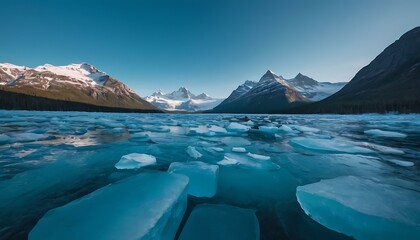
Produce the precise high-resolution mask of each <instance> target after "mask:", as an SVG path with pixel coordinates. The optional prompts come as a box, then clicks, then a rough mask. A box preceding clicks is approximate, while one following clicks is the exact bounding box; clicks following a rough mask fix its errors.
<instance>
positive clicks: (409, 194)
mask: <svg viewBox="0 0 420 240" xmlns="http://www.w3.org/2000/svg"><path fill="white" fill-rule="evenodd" d="M296 196H297V198H298V201H299V204H300V206H301V207H302V209H303V210H304V211H305V213H306V214H307V215H309V216H310V217H311V218H312V219H314V220H315V221H317V222H319V223H320V224H322V225H324V226H326V227H328V228H330V229H333V230H335V231H337V232H341V233H344V234H346V235H349V236H352V237H354V238H356V239H382V240H383V239H420V227H419V226H420V205H419V204H418V199H420V193H419V192H417V191H413V190H408V189H405V188H401V187H397V186H394V185H388V184H384V183H378V182H374V181H372V180H368V179H363V178H357V177H354V176H347V177H339V178H335V179H329V180H322V181H320V182H317V183H313V184H309V185H305V186H300V187H298V188H297V192H296Z"/></svg>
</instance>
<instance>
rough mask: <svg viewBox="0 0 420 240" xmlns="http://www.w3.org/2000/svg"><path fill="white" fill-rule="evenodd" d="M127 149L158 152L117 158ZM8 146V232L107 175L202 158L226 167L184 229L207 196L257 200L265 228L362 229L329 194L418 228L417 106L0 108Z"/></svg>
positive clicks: (1, 188)
mask: <svg viewBox="0 0 420 240" xmlns="http://www.w3.org/2000/svg"><path fill="white" fill-rule="evenodd" d="M130 153H143V154H148V155H152V156H154V157H155V158H156V161H157V163H156V164H155V165H150V166H146V167H142V168H139V169H117V168H116V167H115V164H116V163H117V162H118V161H120V159H121V157H122V156H124V155H127V154H130ZM0 156H1V158H0V166H1V167H0V239H26V238H27V236H28V233H29V232H30V231H31V229H32V228H33V227H34V226H35V224H36V223H37V222H38V220H39V219H41V217H43V215H44V214H45V213H46V212H47V211H49V210H51V209H53V208H56V207H59V206H63V205H65V204H67V203H70V202H72V201H74V200H76V199H78V198H80V197H83V196H85V195H86V194H89V193H91V192H93V191H95V190H97V189H99V188H102V187H104V186H106V185H108V184H110V183H113V182H116V181H120V180H123V179H126V178H128V177H130V176H133V175H138V174H143V173H145V172H147V173H153V172H156V171H159V172H165V171H167V169H168V167H169V165H170V164H171V163H172V162H189V161H193V160H198V161H202V162H205V163H210V164H213V165H218V166H219V173H218V176H217V177H218V183H217V191H216V194H215V195H214V196H213V197H193V196H188V205H187V210H186V213H185V214H184V218H183V220H182V223H181V226H180V228H179V230H178V233H177V236H179V235H180V233H181V231H182V228H183V227H184V226H185V222H186V221H187V219H188V216H189V215H190V214H191V211H192V209H193V208H194V207H195V206H197V205H200V204H208V203H210V204H225V205H230V206H236V207H240V208H244V209H252V210H254V211H255V214H256V216H257V219H258V222H259V228H260V237H261V239H351V238H350V237H348V236H347V235H351V236H356V238H359V237H358V236H359V235H358V232H357V231H358V229H349V226H348V223H346V222H345V220H343V222H339V223H338V225H337V224H336V223H337V219H335V218H334V219H333V217H334V216H330V215H328V213H326V211H328V209H327V210H325V209H321V207H322V206H313V205H311V204H312V202H311V201H313V203H317V202H320V201H322V200H323V199H324V197H329V199H330V200H331V199H333V200H334V199H338V200H337V202H339V203H340V204H339V205H337V206H336V205H335V203H336V202H334V201H333V202H330V203H331V205H328V206H331V208H335V207H337V209H338V210H337V211H336V212H337V214H340V210H339V209H341V207H342V206H343V205H344V206H347V207H348V208H346V209H345V211H344V213H345V214H346V215H349V214H350V215H351V214H353V212H352V211H353V210H354V209H356V210H357V211H356V212H357V213H355V214H354V219H353V220H354V221H356V222H357V221H364V219H367V218H366V217H365V214H367V215H374V216H375V217H376V218H375V219H377V218H380V219H385V220H386V221H385V220H384V221H382V220H381V221H382V222H379V223H380V224H385V225H383V226H385V227H386V226H388V227H387V228H389V229H392V227H394V226H397V228H396V229H394V233H395V232H397V233H398V231H400V230H399V229H398V227H401V231H403V230H404V231H408V232H409V233H408V235H404V236H407V238H408V239H409V238H411V237H413V236H418V235H416V234H418V231H419V227H420V220H419V216H420V212H416V211H417V210H419V208H418V207H415V206H414V207H413V205H420V199H419V198H416V197H417V196H418V194H419V188H420V184H419V183H420V174H419V167H418V166H419V164H420V160H419V159H420V116H419V115H345V116H341V115H247V116H245V115H198V114H191V115H190V114H185V115H181V114H179V115H172V114H119V113H82V112H28V111H0ZM348 176H352V177H348ZM324 179H329V180H328V181H322V182H321V184H318V185H308V184H312V183H317V182H319V181H320V180H324ZM305 185H306V186H305ZM299 186H305V187H299ZM298 187H299V188H298ZM297 189H299V197H301V198H300V203H301V204H302V206H304V208H305V211H306V212H307V213H308V214H309V215H311V216H312V217H313V218H314V219H316V220H317V221H315V220H313V219H312V218H311V217H309V216H308V215H307V214H305V211H304V210H303V209H302V207H301V205H300V204H299V202H298V201H297V196H296V193H297ZM364 191H366V195H365V194H364ZM308 193H309V195H308ZM383 194H385V195H383ZM364 196H366V197H364ZM382 196H384V197H387V198H388V200H387V201H383V199H381V197H382ZM312 197H318V198H317V199H314V200H312ZM401 198H404V199H402V200H401ZM400 200H401V201H404V203H403V204H402V203H401V204H399V202H398V201H400ZM378 201H380V204H379V203H378ZM381 201H383V202H384V203H383V206H382V205H381V204H382V202H381ZM393 202H394V203H393ZM387 204H388V205H387ZM393 206H395V207H393ZM156 208H159V206H156ZM317 209H318V210H319V211H318V210H317ZM317 211H318V212H317ZM393 211H396V212H398V214H395V213H394V212H393ZM324 213H325V214H324ZM360 213H361V214H360ZM395 215H398V216H395ZM329 217H331V220H330V219H329ZM375 219H373V220H372V219H368V220H366V221H376V220H375ZM116 221H117V219H116ZM318 222H320V223H322V225H321V224H320V223H318ZM394 222H398V223H397V224H394V225H393V223H394ZM368 223H371V222H368ZM334 224H336V225H334ZM386 224H390V225H386ZM398 224H400V225H398ZM324 225H325V226H324ZM406 225H408V226H409V227H408V228H405V227H406ZM326 226H328V227H326ZM389 226H391V227H389ZM378 227H380V226H378ZM332 229H335V230H336V231H341V232H344V233H347V235H345V234H342V233H339V232H336V231H334V230H332ZM98 231H100V229H98ZM360 231H363V230H360ZM401 234H403V233H402V232H401ZM410 234H411V235H410ZM360 238H363V236H362V237H360ZM407 238H405V239H407Z"/></svg>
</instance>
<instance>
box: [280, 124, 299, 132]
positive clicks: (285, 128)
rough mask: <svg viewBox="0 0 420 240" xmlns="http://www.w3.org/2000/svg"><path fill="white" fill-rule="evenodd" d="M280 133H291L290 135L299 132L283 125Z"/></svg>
mask: <svg viewBox="0 0 420 240" xmlns="http://www.w3.org/2000/svg"><path fill="white" fill-rule="evenodd" d="M279 131H280V132H284V133H289V134H295V133H298V132H297V131H295V130H293V129H292V128H290V127H289V126H287V125H281V126H280V127H279Z"/></svg>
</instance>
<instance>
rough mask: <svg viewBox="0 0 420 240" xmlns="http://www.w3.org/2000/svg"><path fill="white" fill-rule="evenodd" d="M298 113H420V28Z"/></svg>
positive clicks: (403, 36)
mask: <svg viewBox="0 0 420 240" xmlns="http://www.w3.org/2000/svg"><path fill="white" fill-rule="evenodd" d="M294 112H304V113H367V112H380V113H383V112H400V113H411V112H420V27H416V28H414V29H412V30H410V31H408V32H407V33H405V34H404V35H402V36H401V38H400V39H398V40H397V41H395V42H394V43H392V44H391V45H390V46H388V47H387V48H386V49H385V50H384V51H383V52H382V53H381V54H379V55H378V56H377V57H376V58H375V59H374V60H373V61H372V62H371V63H370V64H369V65H367V66H366V67H364V68H362V69H361V70H360V71H359V72H358V73H357V74H356V75H355V76H354V78H353V79H352V80H351V81H350V82H349V83H348V84H347V85H346V86H344V87H343V88H342V89H341V90H340V91H338V92H337V93H335V94H333V95H332V96H330V97H328V98H326V99H324V100H322V101H320V102H318V103H314V104H310V105H308V106H305V107H303V108H298V109H296V110H294Z"/></svg>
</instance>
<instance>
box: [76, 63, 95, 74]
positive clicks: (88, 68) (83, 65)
mask: <svg viewBox="0 0 420 240" xmlns="http://www.w3.org/2000/svg"><path fill="white" fill-rule="evenodd" d="M79 68H80V69H83V70H85V71H88V72H90V73H96V72H98V69H97V68H95V67H94V66H93V65H92V64H89V63H81V64H80V65H79Z"/></svg>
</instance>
